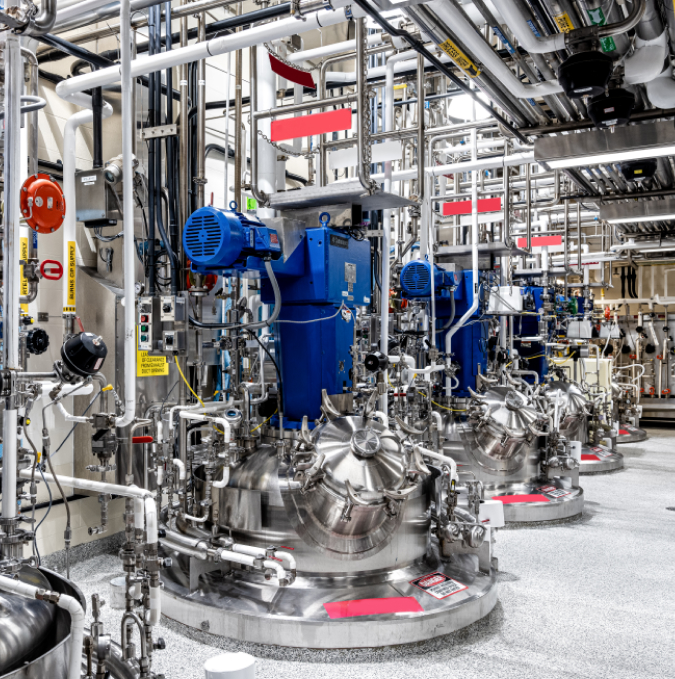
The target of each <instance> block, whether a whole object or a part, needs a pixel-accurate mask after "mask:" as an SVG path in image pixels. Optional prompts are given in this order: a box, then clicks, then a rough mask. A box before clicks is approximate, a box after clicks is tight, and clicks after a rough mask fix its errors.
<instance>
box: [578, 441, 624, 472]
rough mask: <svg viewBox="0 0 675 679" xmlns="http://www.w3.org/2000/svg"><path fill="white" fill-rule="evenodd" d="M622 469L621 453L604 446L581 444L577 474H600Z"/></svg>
mask: <svg viewBox="0 0 675 679" xmlns="http://www.w3.org/2000/svg"><path fill="white" fill-rule="evenodd" d="M617 469H623V455H622V454H621V453H617V452H616V451H614V450H610V449H609V448H607V447H606V446H582V447H581V463H580V466H579V474H600V473H602V472H613V471H616V470H617Z"/></svg>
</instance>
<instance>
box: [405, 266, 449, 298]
mask: <svg viewBox="0 0 675 679" xmlns="http://www.w3.org/2000/svg"><path fill="white" fill-rule="evenodd" d="M458 283H459V279H458V276H457V274H456V273H454V272H452V271H445V270H444V269H441V267H440V266H438V265H437V264H434V292H435V294H436V296H437V297H442V296H443V294H444V293H445V294H447V292H448V290H449V288H452V287H455V286H456V285H457V284H458ZM401 287H402V288H403V292H405V294H406V297H431V264H430V263H429V262H428V261H427V260H426V259H414V260H413V261H412V262H408V263H407V264H406V265H405V266H404V267H403V269H402V271H401Z"/></svg>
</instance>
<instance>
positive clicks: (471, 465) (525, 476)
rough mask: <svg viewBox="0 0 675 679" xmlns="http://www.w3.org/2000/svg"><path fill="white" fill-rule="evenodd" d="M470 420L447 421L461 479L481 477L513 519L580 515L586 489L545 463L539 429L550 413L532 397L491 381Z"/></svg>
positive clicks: (475, 402) (450, 452) (450, 447)
mask: <svg viewBox="0 0 675 679" xmlns="http://www.w3.org/2000/svg"><path fill="white" fill-rule="evenodd" d="M470 411H471V412H470V417H469V419H468V421H467V422H464V423H454V424H446V427H445V431H444V433H445V439H446V442H445V444H444V446H443V450H444V452H445V453H446V454H447V455H451V456H452V457H454V458H455V459H456V460H457V464H458V469H459V471H460V480H470V479H472V478H476V479H478V480H479V481H480V482H481V483H482V485H483V488H484V496H485V498H492V499H497V500H500V501H501V502H503V503H504V518H505V520H506V521H507V522H509V523H517V522H527V523H530V522H541V521H556V520H561V519H568V518H571V517H574V516H577V515H578V514H580V513H581V511H582V508H583V490H582V489H581V488H579V487H578V486H576V485H573V484H572V483H571V481H570V479H569V478H568V477H566V476H558V477H553V478H552V477H549V476H547V475H546V474H545V473H544V470H543V469H542V465H541V460H542V447H543V445H544V444H545V441H544V440H543V438H542V437H540V436H539V435H538V432H539V431H540V430H541V429H542V428H543V425H544V421H545V419H546V418H545V416H544V414H543V413H539V412H538V411H537V409H536V407H535V406H534V405H533V404H531V403H530V402H529V400H528V397H527V396H525V395H524V394H523V393H521V392H517V391H515V390H513V389H511V388H509V387H501V386H500V387H492V388H490V389H489V390H487V391H486V392H485V393H484V394H480V395H477V396H476V397H474V399H473V404H472V407H471V409H470Z"/></svg>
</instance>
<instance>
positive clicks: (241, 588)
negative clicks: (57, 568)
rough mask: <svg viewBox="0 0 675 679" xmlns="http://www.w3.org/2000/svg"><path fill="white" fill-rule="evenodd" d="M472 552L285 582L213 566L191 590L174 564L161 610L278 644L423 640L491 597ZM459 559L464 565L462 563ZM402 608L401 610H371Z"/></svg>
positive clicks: (469, 617) (467, 619)
mask: <svg viewBox="0 0 675 679" xmlns="http://www.w3.org/2000/svg"><path fill="white" fill-rule="evenodd" d="M472 558H473V557H471V556H470V555H459V556H457V557H455V559H457V561H456V562H454V563H453V564H451V565H449V564H444V563H441V565H440V566H439V567H437V568H432V567H430V566H428V565H426V564H425V563H416V564H414V565H412V566H409V567H407V568H402V569H399V570H397V571H391V572H385V573H373V574H370V575H363V576H358V577H348V578H347V577H341V578H335V579H333V578H326V577H300V576H298V578H297V579H296V581H295V582H294V583H293V584H292V585H291V586H290V587H283V588H280V587H277V586H276V584H274V582H267V581H265V580H264V579H263V578H262V577H256V576H253V575H252V574H251V573H246V574H245V576H244V577H233V576H232V574H230V575H228V576H223V575H222V574H221V572H220V571H215V572H211V573H206V574H204V575H202V576H201V577H200V581H199V589H198V590H197V591H195V592H193V593H190V591H189V589H188V588H187V586H186V582H185V578H186V576H185V574H184V572H183V571H182V570H181V568H180V565H177V564H176V565H174V566H172V567H171V568H170V569H166V570H164V571H162V581H163V584H164V588H163V590H162V613H163V614H164V615H165V616H166V617H168V618H170V619H172V620H176V621H177V622H180V623H182V624H184V625H187V626H188V627H193V628H195V629H198V630H202V631H208V632H210V633H211V634H217V635H221V636H224V637H229V638H232V639H237V640H240V641H249V642H253V643H260V644H268V645H276V646H292V647H299V648H315V649H319V648H321V649H328V648H373V647H381V646H392V645H397V644H406V643H411V642H417V641H426V640H428V639H431V638H433V637H437V636H441V635H444V634H448V633H450V632H454V631H456V630H458V629H461V628H462V627H466V626H467V625H470V624H472V623H474V622H476V621H477V620H479V619H480V618H482V617H484V616H486V615H487V614H488V613H489V612H490V611H491V610H492V609H493V607H494V605H495V604H496V602H497V583H496V573H495V570H494V569H493V568H492V569H491V572H490V574H489V575H488V574H484V573H481V572H479V573H477V574H476V573H475V572H474V569H473V566H472V565H470V563H469V560H470V559H472ZM463 559H466V561H465V563H466V565H467V566H468V568H467V569H464V568H461V563H462V561H463ZM471 563H472V562H471ZM434 574H440V575H437V576H435V577H434V578H433V579H429V581H427V582H426V583H423V584H433V583H434V582H439V583H440V586H439V587H436V588H433V587H432V588H429V589H426V590H425V589H423V588H420V587H419V586H416V585H415V584H413V582H414V581H416V580H424V579H425V577H426V576H431V575H434ZM446 576H447V577H446ZM449 578H451V579H452V580H453V581H454V582H455V583H457V584H453V583H452V582H450V580H449ZM418 584H419V583H418ZM444 587H445V589H444ZM453 589H454V590H456V591H455V592H454V593H453V592H452V591H451V590H453ZM432 592H433V593H432ZM440 597H443V598H440ZM331 604H333V605H332V606H331ZM326 605H328V606H326ZM399 608H400V609H402V611H403V612H382V613H377V612H375V613H372V614H371V613H370V612H372V611H377V610H386V609H389V610H390V611H396V610H398V609H399ZM411 609H412V610H413V612H410V611H411ZM329 611H330V614H329ZM406 611H407V612H406ZM336 616H344V617H336Z"/></svg>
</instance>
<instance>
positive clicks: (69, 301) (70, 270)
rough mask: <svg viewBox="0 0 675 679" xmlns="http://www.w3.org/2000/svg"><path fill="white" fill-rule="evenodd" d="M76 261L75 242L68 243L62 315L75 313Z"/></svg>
mask: <svg viewBox="0 0 675 679" xmlns="http://www.w3.org/2000/svg"><path fill="white" fill-rule="evenodd" d="M75 265H76V259H75V241H74V240H69V241H68V261H67V262H66V285H67V293H68V294H67V297H66V305H65V306H64V307H63V313H64V314H67V313H75V276H76V268H75Z"/></svg>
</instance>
